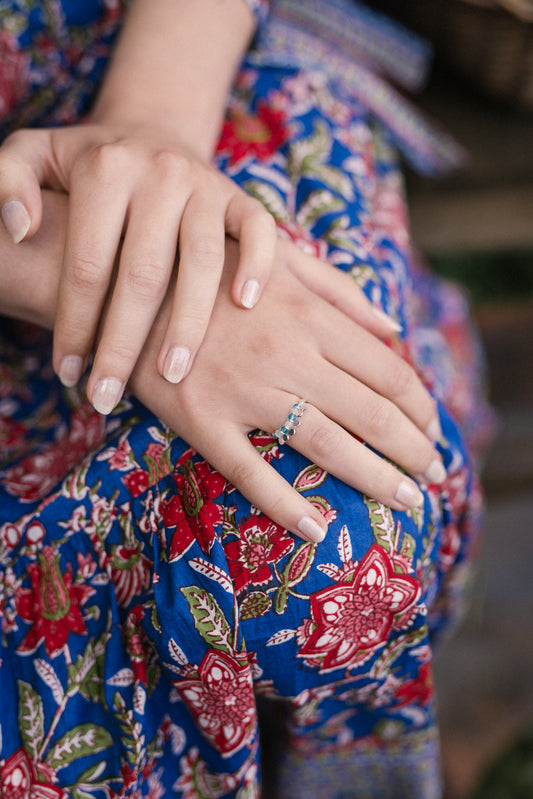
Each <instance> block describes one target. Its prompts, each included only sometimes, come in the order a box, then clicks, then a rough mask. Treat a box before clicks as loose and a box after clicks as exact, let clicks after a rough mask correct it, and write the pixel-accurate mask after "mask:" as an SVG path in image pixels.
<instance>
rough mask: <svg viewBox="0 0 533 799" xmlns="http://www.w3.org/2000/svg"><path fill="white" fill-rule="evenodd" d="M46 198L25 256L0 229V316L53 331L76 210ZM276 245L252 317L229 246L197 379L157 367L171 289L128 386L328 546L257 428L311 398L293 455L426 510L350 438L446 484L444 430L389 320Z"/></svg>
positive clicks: (385, 497)
mask: <svg viewBox="0 0 533 799" xmlns="http://www.w3.org/2000/svg"><path fill="white" fill-rule="evenodd" d="M43 196H44V202H45V213H44V216H43V224H42V225H41V227H40V229H39V232H38V233H37V234H36V235H35V236H34V237H33V238H32V239H31V240H30V241H29V242H28V244H27V246H26V247H25V248H24V249H23V250H17V248H16V247H15V245H13V243H12V242H11V241H10V240H9V241H8V240H7V236H6V235H5V233H2V231H0V256H1V258H2V270H0V312H1V313H4V314H6V315H8V316H13V317H16V318H20V319H25V320H27V321H33V322H36V323H38V324H41V325H42V326H43V327H47V328H49V329H52V328H53V325H54V318H55V306H56V301H57V286H58V283H59V279H60V265H59V259H58V255H59V254H60V253H61V252H62V250H63V243H64V235H65V228H66V218H67V205H68V201H67V198H66V196H65V195H63V194H59V193H57V192H49V191H46V192H44V193H43ZM278 246H279V252H278V259H277V266H276V268H275V271H274V274H273V278H272V279H271V280H270V281H269V284H268V287H267V290H266V291H265V295H264V297H263V300H262V302H261V304H260V305H259V306H258V307H256V308H255V309H254V310H253V311H252V312H251V313H246V312H245V311H241V310H239V309H238V308H237V307H236V306H235V305H234V304H233V303H232V302H231V300H230V297H229V286H230V283H231V280H232V277H233V274H234V271H235V269H236V268H237V261H238V253H237V252H236V245H235V244H234V243H232V242H230V241H228V242H227V261H226V266H225V272H224V279H223V284H222V285H221V287H220V289H219V293H218V297H217V300H216V304H215V311H214V315H213V320H212V324H211V325H210V327H209V331H208V334H207V337H206V340H205V342H204V346H203V347H202V349H201V351H200V353H199V357H198V360H197V364H196V367H195V369H194V371H193V373H192V374H191V375H190V376H189V378H188V379H187V380H186V381H185V382H184V383H182V384H180V385H178V386H173V385H171V384H169V383H168V382H167V381H165V380H164V379H162V378H161V377H160V376H159V374H158V372H157V369H156V365H155V359H156V357H157V354H158V351H159V347H160V342H161V340H162V338H163V336H164V335H165V330H166V323H167V316H168V315H169V314H170V308H171V303H172V294H171V292H169V294H168V296H167V300H166V303H165V305H164V306H163V308H162V310H161V311H160V314H159V316H158V319H157V320H156V324H155V325H154V328H153V330H152V332H151V334H150V337H149V339H148V341H147V343H146V346H145V349H144V351H143V353H142V355H141V358H140V360H139V361H138V364H137V366H136V368H135V370H134V373H133V377H132V380H131V383H130V387H131V388H132V390H133V391H134V392H135V393H136V394H137V396H138V397H139V399H141V401H143V402H144V403H145V404H146V405H147V406H148V407H150V408H151V409H152V410H153V411H154V413H156V414H158V415H159V416H160V417H161V418H162V419H164V420H165V421H166V422H167V423H168V424H169V425H170V426H171V427H172V428H174V429H175V430H176V431H177V432H179V433H180V434H181V435H182V436H183V437H184V438H185V439H186V440H187V441H188V442H189V443H190V444H191V445H192V446H194V447H195V448H196V449H197V450H198V451H199V452H200V453H202V455H203V456H204V457H206V458H207V459H208V460H209V462H210V463H212V464H213V465H214V466H215V467H216V468H217V469H218V470H219V471H220V472H221V473H222V474H224V475H225V476H226V477H227V478H228V479H230V480H231V481H232V482H233V484H234V485H235V486H236V487H237V488H238V489H239V490H240V491H241V492H242V494H243V495H244V496H246V497H247V498H248V499H249V500H250V501H251V502H253V503H254V504H256V505H257V507H259V508H260V509H261V510H262V511H263V512H264V513H266V514H268V515H269V516H270V517H271V518H273V519H274V521H276V522H278V523H279V524H281V525H282V526H284V527H286V528H288V529H289V530H292V532H294V533H295V534H296V535H300V536H302V537H306V536H307V537H308V538H313V536H314V537H315V539H317V540H318V539H319V538H320V537H321V536H322V535H323V533H324V530H325V523H324V520H323V518H322V517H321V515H320V513H319V512H318V510H317V509H316V508H315V507H314V506H313V505H311V504H310V503H308V502H307V501H306V500H305V499H304V498H303V497H302V496H301V495H300V494H298V492H296V491H295V490H294V489H293V488H292V487H291V486H290V485H289V484H288V483H286V482H285V480H284V479H283V478H282V477H281V475H279V474H278V473H277V472H275V471H274V469H273V468H272V467H271V466H269V465H268V464H267V463H266V462H265V461H263V459H262V458H261V457H260V456H259V455H258V453H257V452H256V450H255V449H254V448H253V447H252V446H251V444H250V442H249V440H248V437H247V433H248V431H249V430H251V429H254V428H256V427H262V428H264V429H265V430H267V431H271V430H274V429H275V428H277V427H279V425H280V424H282V423H283V421H284V420H285V419H286V417H287V412H288V410H289V408H290V406H291V405H292V403H293V401H294V399H296V398H298V397H300V396H303V397H305V398H306V399H307V400H308V410H306V412H305V416H304V418H303V420H302V424H301V426H300V427H299V428H298V431H297V433H296V435H295V436H294V438H293V439H292V440H291V445H292V446H294V447H295V448H296V449H298V450H299V451H301V452H302V453H303V454H304V455H306V456H307V457H308V458H309V459H310V460H311V461H314V462H317V463H319V464H320V465H321V466H323V467H324V468H325V469H327V470H328V471H330V472H331V473H332V474H335V475H337V476H338V477H340V478H341V479H343V480H345V481H346V482H347V483H349V484H350V485H352V486H354V488H358V489H360V490H361V491H363V492H365V493H366V494H368V495H369V496H373V497H375V498H376V499H379V500H381V501H383V502H385V503H387V504H388V505H390V506H391V507H393V508H397V509H405V508H406V507H410V506H414V505H417V504H418V503H419V502H420V501H421V500H422V495H421V493H420V492H419V490H418V487H417V486H416V483H414V482H413V480H411V479H410V478H409V477H406V476H405V475H402V474H401V473H400V472H399V471H398V470H397V469H396V468H394V466H392V465H391V464H390V463H387V462H386V461H385V460H383V459H381V458H380V457H379V456H378V455H376V454H374V453H373V452H372V451H371V450H369V449H367V448H366V447H364V445H363V444H361V443H360V442H359V441H357V440H356V439H355V438H353V436H352V435H350V432H353V433H356V434H357V435H359V436H360V437H361V438H362V439H363V440H365V441H367V442H368V443H369V444H371V445H373V446H374V447H375V448H376V450H378V451H380V452H383V454H384V455H385V456H387V457H389V458H391V459H392V460H393V461H395V462H396V463H398V464H400V465H401V466H403V467H404V468H405V469H406V470H407V471H408V472H410V473H411V474H412V475H414V476H415V477H416V478H418V479H420V480H421V481H423V482H431V483H439V482H441V480H442V479H443V477H444V468H443V466H442V462H441V460H440V458H439V456H438V454H437V452H436V451H435V449H434V447H433V445H432V443H431V440H430V439H432V438H434V439H437V438H439V424H438V418H437V415H436V411H435V406H434V403H433V400H432V399H431V397H430V396H429V394H428V393H427V392H426V390H425V389H424V388H423V387H422V385H421V384H420V381H419V380H418V378H417V377H416V375H415V373H414V371H413V370H412V369H411V367H409V366H408V365H407V364H406V363H405V362H404V361H402V360H401V359H400V358H399V357H398V356H397V355H396V354H395V353H394V352H393V351H392V350H390V349H389V348H388V347H386V346H385V345H384V344H382V342H381V341H379V339H378V338H377V336H386V335H388V334H390V323H389V322H387V320H386V319H383V318H382V317H381V316H380V315H379V314H377V315H376V313H375V312H374V309H373V307H372V306H371V304H370V303H369V302H368V301H367V300H366V299H365V298H364V295H363V294H362V293H361V292H360V291H359V290H358V289H357V287H356V285H355V284H354V282H353V280H351V279H350V278H349V276H347V275H346V274H344V273H342V272H340V271H339V270H337V269H335V267H332V266H329V265H328V264H324V263H321V262H319V261H317V260H316V259H313V258H311V257H310V256H306V255H303V254H302V253H301V252H300V251H299V250H298V249H297V248H295V247H294V246H293V245H291V244H290V243H289V242H284V241H280V242H279V244H278ZM285 262H286V263H287V266H289V267H290V268H291V270H292V271H293V272H295V273H297V274H298V275H299V276H300V279H298V278H297V277H295V275H293V274H291V273H289V272H288V271H287V266H286V265H285ZM302 279H305V280H307V281H308V284H309V287H306V286H304V285H303V284H302V282H301V280H302ZM315 292H319V293H326V296H327V301H324V300H323V299H322V298H321V297H320V296H317V294H316V293H315ZM336 305H337V306H338V307H339V308H340V309H341V310H338V308H336V307H335V306H336ZM348 343H350V346H347V345H348ZM302 520H303V521H302Z"/></svg>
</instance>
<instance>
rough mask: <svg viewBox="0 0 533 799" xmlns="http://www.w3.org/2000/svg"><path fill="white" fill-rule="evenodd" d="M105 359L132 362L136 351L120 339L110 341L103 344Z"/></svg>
mask: <svg viewBox="0 0 533 799" xmlns="http://www.w3.org/2000/svg"><path fill="white" fill-rule="evenodd" d="M104 349H105V353H106V360H107V361H109V362H113V363H128V364H129V363H134V362H135V361H136V359H137V355H138V353H137V351H136V350H135V349H134V348H133V347H132V346H131V345H129V344H126V343H125V342H122V341H111V342H109V343H106V344H105V346H104Z"/></svg>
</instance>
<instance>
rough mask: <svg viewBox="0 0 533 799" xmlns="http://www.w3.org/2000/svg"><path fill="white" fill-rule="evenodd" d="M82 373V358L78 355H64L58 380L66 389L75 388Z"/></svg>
mask: <svg viewBox="0 0 533 799" xmlns="http://www.w3.org/2000/svg"><path fill="white" fill-rule="evenodd" d="M82 371H83V358H80V356H79V355H66V356H65V357H64V358H63V360H62V361H61V364H60V366H59V379H60V380H61V382H62V383H63V385H64V386H67V388H71V387H72V386H75V385H76V383H77V382H78V380H79V379H80V377H81V373H82Z"/></svg>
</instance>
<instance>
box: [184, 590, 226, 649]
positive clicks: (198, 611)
mask: <svg viewBox="0 0 533 799" xmlns="http://www.w3.org/2000/svg"><path fill="white" fill-rule="evenodd" d="M180 590H181V593H182V594H183V595H184V597H185V599H186V600H187V602H188V604H189V610H190V612H191V615H192V617H193V619H194V626H195V627H196V629H197V631H198V632H199V633H200V635H201V636H202V638H203V640H204V641H205V642H206V644H209V646H212V647H213V648H214V649H219V650H220V651H221V652H226V654H228V655H229V654H231V653H232V652H233V646H232V645H231V637H232V636H231V627H230V625H229V623H228V620H227V619H226V617H225V615H224V613H223V612H222V610H221V608H220V605H219V604H218V602H217V601H216V600H215V598H214V596H213V595H212V594H210V593H209V591H206V590H205V589H204V588H199V587H198V586H196V585H189V586H187V587H186V588H182V589H180Z"/></svg>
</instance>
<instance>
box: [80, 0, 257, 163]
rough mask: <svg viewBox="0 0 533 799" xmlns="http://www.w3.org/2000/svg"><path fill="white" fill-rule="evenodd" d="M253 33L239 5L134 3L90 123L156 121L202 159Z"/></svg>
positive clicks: (213, 0) (176, 0)
mask: <svg viewBox="0 0 533 799" xmlns="http://www.w3.org/2000/svg"><path fill="white" fill-rule="evenodd" d="M253 29H254V20H253V16H252V14H251V12H250V10H249V9H248V7H247V5H246V3H245V2H244V1H243V0H201V2H198V0H196V1H195V2H191V0H158V1H157V3H155V4H154V2H153V0H135V2H134V3H133V6H132V8H131V10H130V12H129V15H128V17H127V19H126V22H125V26H124V30H123V32H122V35H121V38H120V40H119V42H118V44H117V47H116V50H115V53H114V56H113V60H112V63H111V65H110V68H109V71H108V74H107V76H106V78H105V81H104V84H103V86H102V88H101V91H100V95H99V98H98V100H97V102H96V106H95V109H94V112H93V118H94V119H95V121H102V120H104V119H105V120H106V121H115V122H117V123H118V124H121V125H122V124H124V125H127V126H133V127H137V126H141V127H142V126H144V124H145V123H150V124H151V123H153V122H156V123H157V124H158V125H159V124H160V125H161V126H163V127H164V128H165V129H166V130H167V131H168V132H169V133H170V134H171V135H172V134H173V133H175V134H176V135H177V137H178V140H179V141H180V142H181V143H182V144H184V145H185V146H188V147H190V149H191V150H192V151H193V152H195V153H196V154H198V155H200V156H201V157H204V158H209V157H210V156H211V155H212V152H213V148H214V146H215V144H216V139H217V134H218V131H219V127H220V123H221V119H222V116H223V113H224V108H225V105H226V100H227V96H228V93H229V89H230V86H231V83H232V80H233V77H234V75H235V72H236V70H237V68H238V66H239V63H240V61H241V59H242V56H243V54H244V52H245V50H246V47H247V45H248V43H249V41H250V38H251V36H252V34H253Z"/></svg>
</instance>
